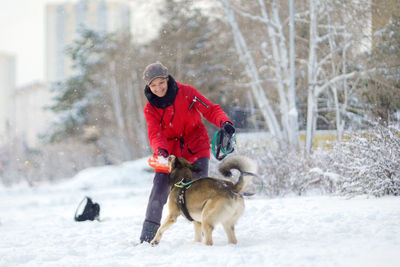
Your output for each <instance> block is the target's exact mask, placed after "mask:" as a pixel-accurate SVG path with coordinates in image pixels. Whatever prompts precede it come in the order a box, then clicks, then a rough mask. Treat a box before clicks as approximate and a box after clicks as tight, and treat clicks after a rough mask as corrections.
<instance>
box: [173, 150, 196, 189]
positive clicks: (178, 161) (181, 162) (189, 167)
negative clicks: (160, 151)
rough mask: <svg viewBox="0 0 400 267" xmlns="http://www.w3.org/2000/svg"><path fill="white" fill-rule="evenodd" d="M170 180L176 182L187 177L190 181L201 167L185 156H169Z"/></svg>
mask: <svg viewBox="0 0 400 267" xmlns="http://www.w3.org/2000/svg"><path fill="white" fill-rule="evenodd" d="M168 165H169V177H170V178H169V180H170V184H175V183H178V182H179V181H181V180H182V179H185V180H187V181H190V180H192V179H193V172H199V171H201V169H200V168H199V167H197V166H196V165H194V164H193V163H190V162H189V161H187V160H186V159H184V158H177V157H174V156H171V157H169V159H168Z"/></svg>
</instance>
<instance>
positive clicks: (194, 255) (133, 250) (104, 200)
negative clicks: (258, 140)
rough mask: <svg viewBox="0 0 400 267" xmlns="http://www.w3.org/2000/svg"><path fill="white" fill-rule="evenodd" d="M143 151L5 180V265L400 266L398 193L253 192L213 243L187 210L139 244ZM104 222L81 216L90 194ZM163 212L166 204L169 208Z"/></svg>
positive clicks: (0, 238)
mask: <svg viewBox="0 0 400 267" xmlns="http://www.w3.org/2000/svg"><path fill="white" fill-rule="evenodd" d="M146 168H147V167H146V163H145V159H143V160H139V161H134V162H127V163H125V164H123V165H121V166H107V167H98V168H91V169H87V170H84V171H82V172H80V173H79V174H77V175H76V176H75V177H74V178H73V179H70V180H68V181H64V182H60V183H57V184H46V185H40V186H38V187H36V188H33V189H31V188H28V187H25V186H18V187H13V188H4V187H0V266H4V267H9V266H113V267H114V266H399V263H400V198H399V197H384V198H379V199H375V198H367V197H357V198H353V199H345V198H342V197H333V196H308V197H290V198H277V199H264V198H260V197H253V198H249V199H247V200H246V211H245V213H244V214H243V216H242V217H241V219H240V220H239V222H238V224H237V226H236V233H237V238H238V244H237V245H229V244H227V241H226V237H225V234H224V232H223V229H222V227H217V228H216V230H215V232H214V243H215V245H214V246H213V247H207V246H205V245H204V244H199V243H194V242H193V241H192V240H193V229H192V225H191V224H190V223H189V222H187V221H185V220H184V219H183V218H182V217H180V218H179V219H178V222H177V223H176V224H175V225H173V226H172V227H171V228H170V229H169V230H168V231H167V232H166V233H165V234H164V237H163V239H162V240H161V243H160V245H159V246H157V247H152V246H150V245H149V244H147V243H146V244H139V245H137V242H138V239H139V235H140V231H141V226H142V222H143V216H144V213H145V208H146V202H147V198H148V194H149V190H150V188H151V182H152V176H153V175H152V174H151V173H149V172H148V171H146V170H145V169H146ZM86 195H87V196H90V197H92V199H93V200H94V201H95V202H98V203H99V204H100V206H101V213H100V214H101V219H102V221H101V222H98V221H94V222H91V221H86V222H79V223H78V222H75V221H74V220H73V216H74V213H75V209H76V208H77V206H78V204H79V202H80V201H81V200H82V198H83V197H84V196H86ZM165 213H166V212H164V215H165Z"/></svg>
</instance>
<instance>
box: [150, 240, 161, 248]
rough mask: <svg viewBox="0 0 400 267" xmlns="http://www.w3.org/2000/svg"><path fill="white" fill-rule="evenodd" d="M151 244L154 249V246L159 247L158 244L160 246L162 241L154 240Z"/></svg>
mask: <svg viewBox="0 0 400 267" xmlns="http://www.w3.org/2000/svg"><path fill="white" fill-rule="evenodd" d="M150 244H151V245H152V246H153V247H154V246H157V245H158V244H160V241H159V240H155V239H153V240H151V242H150Z"/></svg>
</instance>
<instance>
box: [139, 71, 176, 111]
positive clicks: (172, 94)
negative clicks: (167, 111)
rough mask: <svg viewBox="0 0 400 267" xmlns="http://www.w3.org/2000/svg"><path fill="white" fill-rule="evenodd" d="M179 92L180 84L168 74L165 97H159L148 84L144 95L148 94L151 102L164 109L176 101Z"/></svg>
mask: <svg viewBox="0 0 400 267" xmlns="http://www.w3.org/2000/svg"><path fill="white" fill-rule="evenodd" d="M177 93H178V84H177V83H176V81H175V80H174V78H172V76H171V75H168V89H167V93H166V94H165V96H163V97H158V96H156V95H155V94H153V93H152V92H151V90H150V87H149V86H148V85H146V87H145V88H144V95H145V96H146V98H147V100H148V101H149V102H150V104H151V105H153V106H155V107H157V108H162V109H164V108H166V107H169V106H171V105H172V104H173V103H174V101H175V98H176V94H177Z"/></svg>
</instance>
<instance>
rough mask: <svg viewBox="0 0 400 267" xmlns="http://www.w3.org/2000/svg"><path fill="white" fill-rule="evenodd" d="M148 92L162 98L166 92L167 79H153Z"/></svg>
mask: <svg viewBox="0 0 400 267" xmlns="http://www.w3.org/2000/svg"><path fill="white" fill-rule="evenodd" d="M149 88H150V91H151V92H152V93H153V94H155V95H156V96H158V97H163V96H165V94H166V93H167V90H168V78H155V79H154V80H152V81H151V83H150V84H149Z"/></svg>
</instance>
